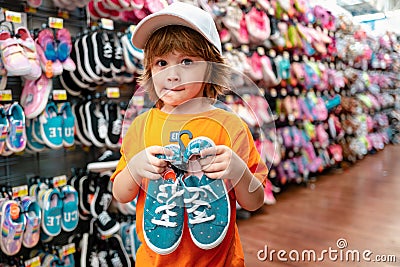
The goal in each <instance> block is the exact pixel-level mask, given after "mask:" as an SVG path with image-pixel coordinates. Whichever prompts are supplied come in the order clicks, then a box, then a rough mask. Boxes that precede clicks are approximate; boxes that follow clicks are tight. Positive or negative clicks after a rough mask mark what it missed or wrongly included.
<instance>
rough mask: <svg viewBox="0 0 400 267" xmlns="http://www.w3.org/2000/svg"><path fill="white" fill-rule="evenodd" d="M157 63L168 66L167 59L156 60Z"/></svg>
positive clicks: (160, 65)
mask: <svg viewBox="0 0 400 267" xmlns="http://www.w3.org/2000/svg"><path fill="white" fill-rule="evenodd" d="M156 65H157V66H159V67H165V66H167V61H165V60H158V61H157V62H156Z"/></svg>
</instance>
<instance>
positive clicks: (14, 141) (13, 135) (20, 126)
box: [6, 102, 26, 153]
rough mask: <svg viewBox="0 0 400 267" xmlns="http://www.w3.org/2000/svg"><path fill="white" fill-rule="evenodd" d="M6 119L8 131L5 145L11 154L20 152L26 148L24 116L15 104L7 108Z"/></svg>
mask: <svg viewBox="0 0 400 267" xmlns="http://www.w3.org/2000/svg"><path fill="white" fill-rule="evenodd" d="M7 118H8V122H9V125H10V130H9V133H8V135H7V138H6V145H7V147H8V149H9V150H11V151H12V152H15V153H16V152H21V151H22V150H24V149H25V147H26V130H25V114H24V110H23V109H22V107H21V106H20V105H19V104H18V103H17V102H15V103H13V104H12V105H11V106H10V107H9V108H8V110H7Z"/></svg>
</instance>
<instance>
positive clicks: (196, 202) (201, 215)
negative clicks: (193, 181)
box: [184, 185, 218, 224]
mask: <svg viewBox="0 0 400 267" xmlns="http://www.w3.org/2000/svg"><path fill="white" fill-rule="evenodd" d="M186 190H188V191H189V192H190V193H192V197H191V198H189V199H186V198H185V199H184V202H185V205H186V204H192V205H193V206H192V207H190V208H188V209H186V211H187V213H188V214H192V213H193V215H194V216H193V218H192V219H191V218H189V223H190V224H199V223H204V222H208V221H212V220H214V219H215V215H214V214H212V215H210V216H207V213H206V211H207V210H206V208H205V209H204V210H203V211H198V210H197V209H198V208H200V207H201V206H206V207H207V208H210V207H211V205H210V204H209V203H208V202H207V201H204V200H201V199H200V196H201V194H203V195H204V197H205V198H207V191H208V192H210V193H211V194H213V195H214V196H215V197H216V198H218V196H217V194H215V192H214V191H213V190H212V188H211V186H210V185H203V186H200V187H187V188H186Z"/></svg>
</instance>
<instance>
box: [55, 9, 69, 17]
mask: <svg viewBox="0 0 400 267" xmlns="http://www.w3.org/2000/svg"><path fill="white" fill-rule="evenodd" d="M57 16H59V17H60V18H63V19H69V12H68V11H65V10H59V11H58V13H57Z"/></svg>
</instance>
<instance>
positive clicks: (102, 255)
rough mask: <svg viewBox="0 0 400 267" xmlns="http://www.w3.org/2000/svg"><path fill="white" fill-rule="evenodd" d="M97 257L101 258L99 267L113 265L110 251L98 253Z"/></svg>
mask: <svg viewBox="0 0 400 267" xmlns="http://www.w3.org/2000/svg"><path fill="white" fill-rule="evenodd" d="M97 256H98V258H99V264H100V265H99V266H100V267H109V266H111V264H112V263H111V260H110V257H109V255H108V251H104V250H102V251H99V252H98V253H97Z"/></svg>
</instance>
